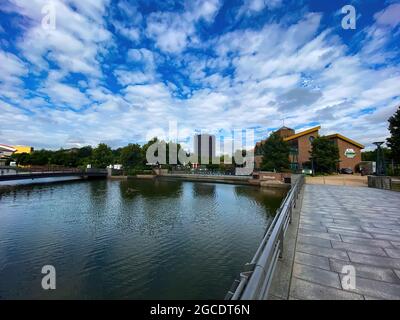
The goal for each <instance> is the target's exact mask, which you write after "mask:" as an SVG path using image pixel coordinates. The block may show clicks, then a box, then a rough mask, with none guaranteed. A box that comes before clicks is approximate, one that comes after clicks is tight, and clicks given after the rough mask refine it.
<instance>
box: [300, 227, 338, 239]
mask: <svg viewBox="0 0 400 320" xmlns="http://www.w3.org/2000/svg"><path fill="white" fill-rule="evenodd" d="M299 234H300V235H302V236H309V237H314V238H320V239H325V240H337V241H340V240H341V239H340V235H338V234H330V233H328V232H321V231H313V230H306V229H301V228H299Z"/></svg>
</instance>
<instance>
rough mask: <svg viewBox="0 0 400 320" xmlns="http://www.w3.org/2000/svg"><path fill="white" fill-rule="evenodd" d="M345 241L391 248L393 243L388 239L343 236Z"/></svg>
mask: <svg viewBox="0 0 400 320" xmlns="http://www.w3.org/2000/svg"><path fill="white" fill-rule="evenodd" d="M342 240H343V242H347V243H354V244H360V245H366V246H372V247H380V248H391V247H392V244H391V243H390V242H389V241H387V240H376V239H364V238H357V237H349V236H342Z"/></svg>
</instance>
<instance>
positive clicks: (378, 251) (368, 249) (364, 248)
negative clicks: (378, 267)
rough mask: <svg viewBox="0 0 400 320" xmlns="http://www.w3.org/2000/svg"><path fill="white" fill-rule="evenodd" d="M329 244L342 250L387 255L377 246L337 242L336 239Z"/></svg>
mask: <svg viewBox="0 0 400 320" xmlns="http://www.w3.org/2000/svg"><path fill="white" fill-rule="evenodd" d="M331 244H332V247H333V248H334V249H342V250H347V251H353V252H358V253H365V254H371V255H375V256H384V257H387V256H388V255H387V254H386V252H385V251H384V250H383V249H382V248H379V247H371V246H365V245H358V244H353V243H346V242H338V241H331Z"/></svg>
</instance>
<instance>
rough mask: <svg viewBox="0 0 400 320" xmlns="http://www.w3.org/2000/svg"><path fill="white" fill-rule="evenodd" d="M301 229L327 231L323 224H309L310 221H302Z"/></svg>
mask: <svg viewBox="0 0 400 320" xmlns="http://www.w3.org/2000/svg"><path fill="white" fill-rule="evenodd" d="M299 228H300V229H303V230H311V231H320V232H327V231H328V230H327V228H326V227H324V226H323V225H315V224H308V223H300V225H299Z"/></svg>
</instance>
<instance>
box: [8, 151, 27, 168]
mask: <svg viewBox="0 0 400 320" xmlns="http://www.w3.org/2000/svg"><path fill="white" fill-rule="evenodd" d="M12 158H13V160H14V161H15V162H17V164H18V165H23V166H24V165H28V164H31V156H30V155H29V154H28V153H25V152H24V153H18V154H16V155H14V156H13V157H12Z"/></svg>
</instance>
